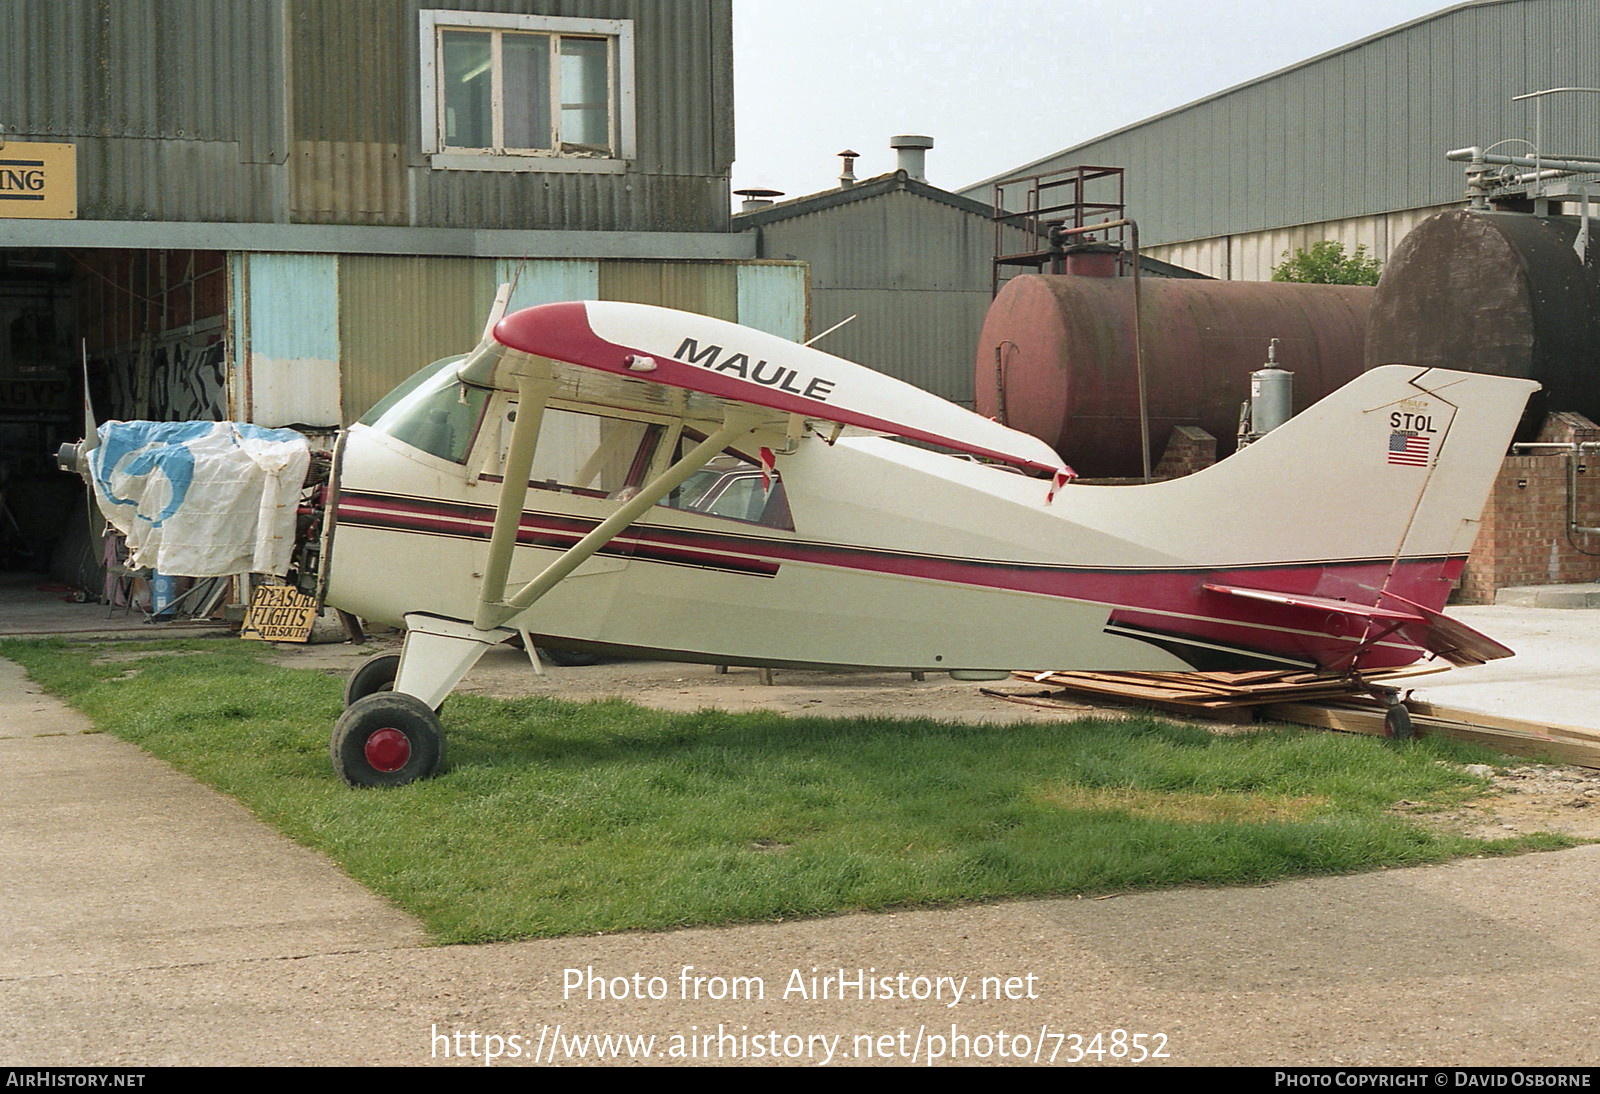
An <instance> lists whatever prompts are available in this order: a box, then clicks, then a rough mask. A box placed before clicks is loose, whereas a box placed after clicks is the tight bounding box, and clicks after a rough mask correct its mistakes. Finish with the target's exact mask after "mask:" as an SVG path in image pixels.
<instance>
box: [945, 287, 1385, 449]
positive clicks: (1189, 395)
mask: <svg viewBox="0 0 1600 1094" xmlns="http://www.w3.org/2000/svg"><path fill="white" fill-rule="evenodd" d="M1142 291H1143V295H1144V300H1143V313H1144V315H1143V324H1142V328H1141V329H1142V331H1143V339H1144V356H1145V383H1146V389H1147V398H1148V401H1149V418H1150V452H1151V460H1152V461H1155V460H1159V459H1160V458H1161V453H1162V451H1163V450H1164V449H1165V447H1166V443H1167V439H1168V437H1169V436H1170V435H1171V432H1172V429H1173V427H1174V426H1179V425H1197V426H1200V427H1201V428H1203V429H1205V430H1206V431H1207V432H1209V433H1210V434H1211V435H1212V436H1214V437H1216V438H1217V454H1218V456H1219V457H1220V456H1222V455H1226V454H1227V453H1230V452H1232V451H1233V448H1234V438H1235V435H1236V433H1237V429H1238V421H1239V406H1240V404H1241V403H1243V402H1244V401H1245V400H1246V399H1247V398H1249V395H1250V374H1251V373H1252V372H1254V371H1255V370H1256V369H1259V368H1260V367H1261V366H1262V363H1263V362H1265V361H1266V359H1267V344H1268V343H1269V342H1270V341H1271V340H1272V339H1274V338H1276V339H1278V340H1279V344H1278V363H1279V364H1280V365H1281V366H1282V367H1283V368H1286V369H1288V370H1289V371H1291V372H1293V373H1294V374H1295V376H1294V389H1295V407H1296V409H1301V408H1304V407H1305V406H1307V405H1309V404H1310V403H1312V402H1313V401H1315V400H1316V399H1319V398H1321V397H1322V396H1323V395H1326V394H1327V393H1328V392H1330V391H1332V390H1334V389H1335V388H1337V387H1339V386H1340V385H1342V384H1344V383H1346V382H1347V381H1349V380H1350V379H1351V378H1353V377H1354V376H1355V375H1356V374H1358V373H1359V372H1360V371H1361V368H1362V357H1361V350H1362V340H1363V335H1364V332H1365V327H1366V319H1367V310H1368V307H1369V306H1370V304H1371V301H1372V293H1373V290H1372V289H1370V288H1364V287H1359V286H1349V285H1296V284H1283V283H1277V282H1247V281H1202V280H1179V279H1172V278H1154V277H1147V278H1144V279H1143V284H1142ZM1133 319H1134V307H1133V279H1132V278H1130V277H1117V278H1097V277H1067V276H1053V275H1038V274H1026V275H1023V276H1020V277H1015V278H1013V279H1012V280H1011V281H1010V282H1008V283H1007V284H1006V286H1005V288H1003V289H1002V290H1001V291H1000V294H999V295H998V296H997V297H995V300H994V303H993V304H991V305H990V307H989V314H988V317H987V318H986V319H985V320H984V324H983V333H982V334H981V335H980V337H979V339H978V360H977V366H976V368H977V371H976V377H975V379H976V385H975V389H976V394H977V409H978V412H979V413H980V414H985V415H988V416H990V417H993V418H996V419H997V420H999V421H1001V422H1003V423H1005V424H1006V425H1009V426H1011V427H1013V428H1015V429H1021V430H1023V431H1025V432H1028V433H1032V434H1033V435H1034V436H1036V437H1039V438H1040V439H1042V440H1044V441H1047V442H1048V443H1050V444H1052V445H1054V446H1055V448H1056V450H1057V451H1059V452H1060V453H1061V454H1062V455H1063V456H1064V457H1065V458H1066V460H1067V462H1068V463H1070V464H1071V465H1072V466H1073V467H1074V468H1076V469H1077V471H1078V473H1079V474H1080V475H1083V476H1085V477H1088V478H1124V477H1134V476H1137V475H1139V474H1140V473H1141V467H1142V456H1141V452H1140V444H1139V391H1138V377H1137V374H1136V372H1135V369H1134V346H1133V331H1134V328H1133Z"/></svg>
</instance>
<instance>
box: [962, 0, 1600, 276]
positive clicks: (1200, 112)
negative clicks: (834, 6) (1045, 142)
mask: <svg viewBox="0 0 1600 1094" xmlns="http://www.w3.org/2000/svg"><path fill="white" fill-rule="evenodd" d="M1559 87H1585V88H1593V87H1600V4H1597V3H1595V2H1594V0H1476V2H1473V3H1463V4H1457V5H1455V6H1453V7H1449V8H1445V9H1444V10H1442V11H1439V12H1437V13H1435V14H1433V15H1429V16H1425V17H1423V18H1421V19H1416V20H1413V21H1412V22H1409V23H1406V24H1404V25H1402V26H1399V27H1395V28H1394V29H1392V30H1388V31H1385V32H1383V33H1381V34H1376V35H1373V36H1371V37H1369V38H1364V39H1362V40H1361V41H1359V42H1354V43H1351V44H1350V45H1348V46H1344V47H1342V48H1340V49H1337V50H1333V51H1332V52H1329V53H1325V54H1322V55H1321V56H1318V57H1313V58H1311V59H1309V60H1306V61H1303V62H1301V63H1299V64H1297V65H1293V66H1291V67H1289V68H1286V69H1283V70H1281V71H1278V72H1274V73H1271V74H1269V75H1266V76H1263V77H1261V78H1260V79H1256V80H1252V81H1250V82H1248V83H1245V84H1241V85H1239V86H1237V87H1233V88H1229V89H1227V90H1225V91H1221V92H1218V93H1217V94H1215V95H1212V96H1209V97H1207V98H1205V99H1201V100H1200V101H1198V102H1194V103H1190V104H1188V105H1187V106H1183V107H1179V108H1177V109H1175V110H1170V111H1168V112H1166V113H1164V114H1160V115H1158V116H1156V117H1154V118H1149V119H1147V120H1145V121H1142V122H1139V123H1137V124H1135V125H1131V126H1127V127H1125V128H1123V129H1119V130H1117V131H1115V132H1112V133H1108V134H1106V135H1105V136H1103V137H1097V138H1095V139H1094V140H1091V141H1087V142H1084V143H1082V144H1078V145H1074V146H1072V147H1070V148H1066V149H1063V150H1062V151H1061V152H1058V153H1056V154H1055V155H1053V156H1049V157H1046V158H1045V159H1042V160H1039V161H1036V162H1034V163H1030V164H1025V165H1022V166H1019V167H1017V168H1016V169H1014V170H1009V171H1006V172H1004V173H1003V174H1000V175H996V176H994V178H993V179H990V180H988V181H986V182H983V183H978V184H975V185H974V186H971V187H968V188H966V189H964V190H962V191H961V192H962V193H963V194H964V195H965V196H967V197H971V198H973V199H975V200H978V201H984V202H990V201H993V195H994V190H993V186H992V183H993V182H994V181H995V180H997V179H1002V178H1006V177H1009V176H1013V175H1033V174H1040V173H1045V172H1049V171H1053V170H1057V169H1060V168H1064V167H1067V166H1071V165H1074V164H1084V163H1093V164H1114V165H1117V166H1120V167H1124V168H1126V169H1127V176H1126V177H1127V204H1128V209H1129V212H1130V215H1132V216H1134V217H1136V218H1137V219H1138V221H1139V226H1140V230H1141V233H1142V237H1143V241H1144V243H1145V245H1146V246H1147V248H1148V249H1149V251H1150V253H1152V254H1154V255H1156V256H1157V257H1160V258H1164V259H1166V260H1167V261H1169V262H1173V263H1176V264H1178V265H1180V266H1186V267H1189V268H1192V269H1196V270H1199V271H1201V272H1203V273H1207V274H1210V275H1212V276H1215V277H1222V278H1230V279H1234V280H1252V281H1264V280H1267V279H1268V278H1269V277H1270V276H1271V268H1272V266H1274V265H1276V264H1277V263H1278V262H1280V261H1282V257H1283V254H1284V252H1286V251H1290V250H1293V249H1295V248H1298V247H1303V246H1306V245H1308V244H1310V243H1313V242H1316V241H1317V240H1321V239H1336V240H1339V241H1341V242H1343V243H1345V244H1346V246H1347V247H1354V246H1356V245H1358V244H1364V245H1365V246H1366V247H1367V249H1368V251H1369V252H1370V253H1371V254H1373V255H1375V256H1376V257H1378V258H1379V259H1387V257H1388V255H1389V253H1390V251H1391V249H1392V248H1393V247H1394V245H1395V244H1396V243H1397V242H1398V241H1399V239H1400V238H1401V237H1402V236H1403V235H1404V234H1405V233H1406V232H1407V231H1409V230H1410V229H1411V228H1412V227H1414V226H1415V225H1416V224H1418V223H1420V222H1421V221H1422V220H1424V219H1426V218H1427V217H1428V216H1430V215H1432V214H1433V213H1435V212H1437V211H1439V210H1440V209H1442V208H1447V207H1450V206H1453V205H1459V204H1460V203H1461V202H1462V200H1463V199H1462V195H1463V192H1464V179H1463V175H1462V165H1461V164H1459V163H1451V162H1448V161H1446V160H1445V158H1444V154H1445V152H1446V151H1448V150H1450V149H1455V148H1463V147H1469V146H1472V145H1484V146H1487V145H1490V144H1493V143H1495V142H1497V141H1502V140H1507V139H1513V138H1516V139H1521V140H1526V141H1530V142H1531V141H1533V140H1534V139H1535V106H1534V103H1533V100H1524V101H1520V102H1517V101H1513V97H1514V96H1517V95H1523V94H1526V93H1529V92H1535V91H1542V90H1545V89H1548V88H1559ZM1540 110H1541V111H1542V115H1543V116H1542V133H1541V134H1540V139H1541V140H1542V143H1543V147H1544V151H1545V152H1546V153H1547V154H1549V153H1579V152H1592V151H1593V148H1592V145H1593V143H1594V134H1595V128H1596V126H1595V119H1596V116H1597V110H1600V96H1595V95H1589V94H1573V95H1555V96H1548V97H1546V99H1545V100H1544V103H1543V105H1542V107H1540ZM1522 147H1525V146H1522ZM1005 204H1006V207H1007V208H1016V207H1018V206H1017V205H1014V204H1013V203H1012V198H1011V195H1010V194H1009V192H1008V194H1007V200H1006V201H1005Z"/></svg>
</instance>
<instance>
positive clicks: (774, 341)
mask: <svg viewBox="0 0 1600 1094" xmlns="http://www.w3.org/2000/svg"><path fill="white" fill-rule="evenodd" d="M505 299H506V292H505V290H504V289H502V291H501V294H500V297H499V298H498V300H497V303H496V308H495V312H494V314H493V315H492V316H491V318H490V322H489V325H488V326H487V327H486V328H485V332H484V337H483V339H482V341H481V342H480V343H479V345H478V346H477V347H476V348H475V349H474V350H472V351H471V352H470V353H468V354H466V355H465V356H462V357H455V358H450V359H447V360H443V361H439V362H436V363H435V364H434V365H432V366H430V367H428V368H426V369H424V370H423V371H421V372H419V373H418V374H417V375H415V376H414V377H412V378H411V379H410V380H408V381H407V382H406V383H404V384H403V385H401V386H400V387H399V388H398V389H396V390H395V391H394V392H392V393H391V394H390V395H388V396H387V397H386V398H384V399H383V400H382V401H380V402H379V403H378V405H377V406H375V407H374V408H373V409H372V410H371V411H370V412H369V413H368V414H367V415H366V416H365V417H364V418H363V419H362V420H361V421H360V422H359V423H358V424H356V425H353V426H351V427H350V428H349V429H348V430H346V431H345V432H344V433H343V434H342V435H341V437H340V439H339V442H338V445H337V447H336V449H335V452H334V456H333V463H332V469H331V476H330V479H329V481H328V483H327V484H326V486H325V487H323V488H321V490H320V492H319V497H320V501H319V506H318V508H319V510H320V513H319V518H320V523H319V531H318V533H317V535H318V539H319V542H318V543H317V544H316V545H315V546H316V549H315V550H310V551H306V552H304V553H303V558H304V559H306V560H309V561H307V562H306V563H305V565H304V567H303V570H302V572H301V574H300V580H301V581H302V587H307V585H306V583H307V582H310V583H312V585H313V586H314V591H315V593H316V595H318V596H319V597H320V598H321V599H322V600H323V601H324V602H326V603H327V604H329V605H331V606H336V607H338V608H341V609H343V610H345V611H349V612H352V613H354V614H356V615H358V616H361V617H364V618H366V619H369V620H374V621H378V622H382V623H388V624H393V625H396V626H403V627H404V628H405V632H406V633H405V641H404V645H403V647H402V652H401V653H400V654H399V655H398V656H396V655H393V654H386V655H380V656H379V657H377V658H375V659H373V660H372V661H369V662H368V663H367V664H365V665H363V666H362V667H361V668H360V669H358V670H357V671H356V672H355V673H354V674H353V676H352V677H351V679H350V681H349V684H348V687H347V691H346V704H347V705H346V709H345V711H344V713H343V715H342V716H341V717H340V718H339V720H338V722H337V724H336V725H335V727H334V731H333V737H332V743H331V754H332V760H333V765H334V767H335V769H336V771H337V772H338V774H339V775H340V776H341V777H342V778H344V779H345V780H346V781H347V782H349V783H351V784H352V785H355V786H396V785H401V784H405V783H408V782H411V781H412V780H414V779H418V778H422V777H425V776H428V775H430V774H432V773H433V772H434V771H435V770H436V769H437V768H438V766H439V765H440V763H441V759H442V754H443V731H442V724H441V721H440V719H439V716H438V714H437V713H436V712H437V710H438V708H439V706H440V704H441V703H442V702H443V701H444V699H445V697H446V696H447V695H448V694H449V693H450V691H451V690H452V689H453V688H454V687H455V685H456V684H457V683H458V682H459V681H460V680H461V678H462V677H463V675H464V674H465V673H466V672H467V671H468V670H469V669H470V668H471V667H472V665H473V664H474V663H475V662H476V661H477V660H478V658H479V656H480V655H481V654H482V653H483V652H484V651H485V650H487V649H488V648H490V647H492V646H494V645H496V644H498V643H501V642H505V641H508V640H511V639H513V638H515V637H517V636H518V635H520V636H522V637H523V638H524V639H525V640H526V641H528V643H529V645H530V646H533V645H535V644H536V645H538V646H541V647H553V648H557V649H569V650H579V651H591V652H598V653H606V654H631V655H643V656H656V657H665V658H669V659H673V660H681V661H698V662H703V663H710V664H728V665H746V666H765V667H777V668H811V669H816V668H822V669H877V670H889V669H894V670H912V671H919V670H920V671H952V670H957V671H959V670H997V671H1005V670H1011V669H1027V668H1034V669H1067V668H1075V669H1120V670H1139V669H1152V670H1168V671H1191V670H1202V669H1248V668H1263V667H1274V668H1301V669H1307V670H1314V671H1318V672H1322V673H1326V674H1330V675H1348V676H1352V677H1354V675H1355V674H1356V673H1357V672H1359V671H1361V670H1370V669H1380V668H1387V667H1396V666H1402V665H1406V664H1410V663H1412V662H1414V661H1416V660H1418V659H1420V658H1422V657H1425V656H1430V655H1436V656H1440V657H1443V658H1446V659H1448V660H1450V661H1452V662H1455V663H1480V662H1482V661H1485V660H1489V659H1492V658H1495V657H1503V656H1508V655H1509V654H1510V652H1511V651H1510V650H1508V649H1506V648H1505V647H1504V646H1502V645H1500V644H1499V643H1497V642H1495V641H1493V640H1492V639H1489V638H1487V637H1486V636H1484V635H1481V634H1479V633H1477V632H1476V631H1473V630H1471V629H1470V628H1468V627H1466V626H1464V625H1463V624H1460V623H1459V622H1456V621H1454V620H1451V619H1449V618H1448V617H1446V616H1445V615H1443V614H1442V612H1441V609H1442V608H1443V606H1444V602H1445V599H1446V597H1447V595H1448V594H1449V591H1450V589H1451V586H1452V583H1453V581H1454V580H1455V579H1456V577H1457V576H1458V575H1459V573H1460V572H1461V569H1462V566H1463V564H1464V562H1465V559H1466V554H1467V550H1468V548H1469V547H1470V546H1471V544H1472V540H1473V538H1474V535H1475V533H1476V531H1477V527H1478V521H1479V517H1480V515H1481V512H1482V510H1483V507H1484V504H1485V501H1486V500H1487V497H1488V493H1489V490H1490V487H1491V485H1492V483H1493V480H1494V477H1495V474H1496V471H1497V469H1498V468H1499V465H1500V461H1501V458H1502V456H1503V455H1504V453H1505V451H1506V448H1507V445H1508V444H1509V443H1510V439H1511V436H1512V432H1513V429H1514V428H1515V426H1516V424H1517V421H1518V418H1519V416H1520V415H1521V413H1522V409H1523V405H1524V403H1525V402H1526V400H1527V398H1528V396H1529V395H1530V394H1531V393H1532V391H1534V390H1535V389H1536V387H1537V385H1536V384H1533V383H1532V382H1529V381H1526V380H1520V379H1514V378H1507V377H1501V376H1491V375H1484V374H1479V373H1468V372H1455V371H1448V370H1443V369H1437V368H1425V367H1421V366H1410V365H1386V366H1383V367H1380V368H1376V369H1373V370H1371V371H1369V372H1366V373H1364V374H1363V375H1361V376H1359V377H1358V378H1357V379H1355V380H1354V381H1353V382H1351V383H1350V384H1349V385H1347V386H1346V387H1344V388H1342V389H1341V390H1339V391H1337V392H1335V393H1334V394H1332V395H1331V396H1329V397H1328V398H1326V399H1324V400H1322V401H1321V402H1319V403H1317V404H1315V405H1313V406H1311V407H1310V408H1308V409H1307V410H1305V411H1304V412H1302V413H1301V414H1299V415H1298V416H1296V417H1295V418H1292V419H1291V420H1290V421H1289V422H1288V423H1287V424H1285V425H1283V426H1281V427H1279V428H1278V429H1277V430H1275V431H1273V432H1271V433H1269V434H1267V435H1266V436H1265V437H1264V438H1262V439H1261V440H1259V441H1257V442H1256V443H1254V444H1252V445H1250V446H1248V447H1247V448H1244V449H1242V450H1240V451H1239V452H1237V453H1236V454H1234V455H1232V456H1230V457H1228V458H1227V459H1225V460H1223V461H1221V462H1220V463H1218V464H1216V465H1214V466H1212V467H1210V468H1208V469H1206V470H1203V471H1200V472H1199V473H1197V474H1194V475H1190V476H1188V477H1186V478H1180V479H1176V480H1172V481H1167V482H1158V483H1153V484H1148V485H1135V486H1091V485H1083V484H1077V483H1073V482H1071V477H1072V476H1071V473H1070V471H1069V470H1067V468H1066V467H1065V465H1064V463H1063V461H1062V459H1061V457H1060V456H1059V455H1057V454H1056V453H1055V452H1054V451H1053V450H1052V449H1051V448H1050V447H1049V446H1048V445H1047V444H1045V443H1044V442H1043V441H1041V440H1039V439H1037V438H1035V437H1032V436H1029V435H1027V434H1023V433H1020V432H1017V431H1015V430H1012V429H1009V428H1007V427H1005V426H1003V425H1000V424H999V423H997V422H994V421H991V420H988V419H986V418H982V417H979V416H977V415H975V414H972V413H971V412H969V411H966V410H964V409H962V408H960V407H958V406H955V405H954V404H951V403H948V402H946V401H944V400H942V399H940V398H938V397H936V396H934V395H931V394H929V393H927V392H924V391H922V390H920V389H918V388H915V387H912V386H911V385H909V384H906V383H903V382H900V381H898V380H894V379H891V378H889V377H886V376H883V375H881V374H879V373H876V372H873V371H872V370H870V369H868V368H865V367H863V366H861V365H858V364H854V363H852V362H849V361H845V360H842V359H840V358H838V357H834V356H831V355H829V354H827V353H825V352H822V351H820V350H817V349H813V348H810V347H807V346H800V345H796V344H795V343H792V342H789V341H787V340H785V339H782V338H778V337H775V336H773V335H769V334H765V333H762V332H759V331H756V330H752V329H749V328H746V327H742V326H739V325H736V324H733V323H729V322H725V321H722V320H718V319H713V318H709V317H707V316H703V315H694V314H688V313H683V312H677V311H671V310H668V309H664V308H657V307H651V306H647V305H642V304H628V303H616V302H594V301H591V302H581V303H580V302H573V303H561V304H547V305H541V306H538V307H532V308H527V309H524V310H521V311H517V312H514V313H512V314H510V315H505V314H504V311H505Z"/></svg>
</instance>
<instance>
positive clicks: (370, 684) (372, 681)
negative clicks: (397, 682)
mask: <svg viewBox="0 0 1600 1094" xmlns="http://www.w3.org/2000/svg"><path fill="white" fill-rule="evenodd" d="M399 674H400V655H399V654H398V653H378V654H374V655H373V656H371V657H369V658H367V659H366V660H365V661H363V662H361V667H360V668H358V669H356V671H354V672H352V673H351V674H350V679H349V680H348V681H346V682H345V685H344V705H345V706H347V707H350V706H354V705H355V703H356V701H357V700H358V699H365V698H366V697H367V696H369V695H376V694H378V693H379V692H383V691H392V690H394V678H395V677H396V676H398V675H399Z"/></svg>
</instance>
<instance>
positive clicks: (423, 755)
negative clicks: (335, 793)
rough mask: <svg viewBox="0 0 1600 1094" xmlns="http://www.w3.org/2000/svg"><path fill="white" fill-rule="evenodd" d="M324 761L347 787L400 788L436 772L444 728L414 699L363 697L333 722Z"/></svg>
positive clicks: (390, 694) (399, 695)
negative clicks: (330, 764)
mask: <svg viewBox="0 0 1600 1094" xmlns="http://www.w3.org/2000/svg"><path fill="white" fill-rule="evenodd" d="M328 756H329V758H330V759H332V760H333V770H334V771H335V773H337V774H338V776H339V777H340V778H341V779H343V780H344V781H345V782H347V783H349V784H350V785H351V786H358V787H367V786H383V787H388V786H404V785H406V784H407V783H410V782H415V781H416V780H418V779H426V778H428V777H429V776H430V775H432V774H434V773H435V772H436V771H438V770H439V766H440V765H441V764H442V763H443V762H444V728H443V727H442V726H441V725H440V724H439V718H438V716H437V715H435V714H434V713H433V711H431V710H429V709H428V708H427V706H426V705H425V704H424V703H423V702H422V700H421V699H418V698H417V697H416V696H414V695H407V694H405V693H404V692H382V693H379V694H376V695H368V696H367V697H365V698H364V699H358V700H357V701H356V702H355V703H352V704H351V705H350V707H349V708H348V709H346V710H345V712H344V713H343V714H341V715H340V716H339V720H338V721H337V722H335V723H334V726H333V738H332V740H330V741H329V742H328Z"/></svg>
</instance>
